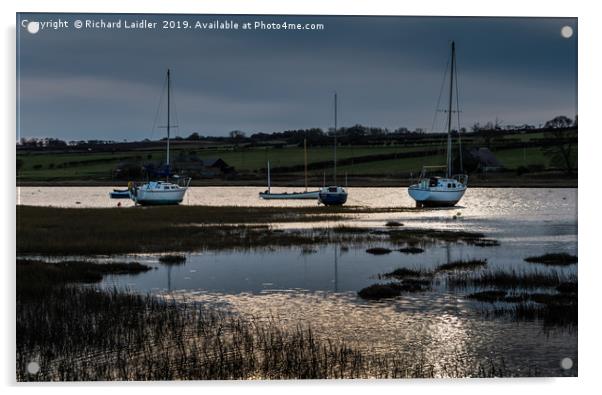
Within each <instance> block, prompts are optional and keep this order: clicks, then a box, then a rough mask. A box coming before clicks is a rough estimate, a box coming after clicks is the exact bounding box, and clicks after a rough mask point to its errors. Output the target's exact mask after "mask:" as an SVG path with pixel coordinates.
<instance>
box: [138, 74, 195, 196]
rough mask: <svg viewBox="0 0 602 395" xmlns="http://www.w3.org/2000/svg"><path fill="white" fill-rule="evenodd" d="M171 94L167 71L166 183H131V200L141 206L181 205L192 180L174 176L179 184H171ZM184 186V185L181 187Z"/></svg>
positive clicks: (169, 78)
mask: <svg viewBox="0 0 602 395" xmlns="http://www.w3.org/2000/svg"><path fill="white" fill-rule="evenodd" d="M170 94H171V74H170V70H169V69H167V126H166V128H167V160H166V167H165V169H166V174H165V176H166V179H165V181H149V182H148V183H146V184H142V185H140V186H138V185H136V184H134V183H132V182H130V184H129V186H128V189H129V192H130V198H131V199H132V200H133V201H134V202H135V203H136V204H140V205H173V204H180V203H181V202H182V200H184V195H185V194H186V191H187V190H188V185H190V180H191V179H190V178H185V179H181V178H180V177H178V176H174V178H176V179H177V180H178V182H176V183H173V182H169V176H170V173H171V171H170V170H171V169H170V163H169V139H170V127H171V124H170ZM181 184H183V185H181Z"/></svg>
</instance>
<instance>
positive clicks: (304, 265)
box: [18, 187, 577, 376]
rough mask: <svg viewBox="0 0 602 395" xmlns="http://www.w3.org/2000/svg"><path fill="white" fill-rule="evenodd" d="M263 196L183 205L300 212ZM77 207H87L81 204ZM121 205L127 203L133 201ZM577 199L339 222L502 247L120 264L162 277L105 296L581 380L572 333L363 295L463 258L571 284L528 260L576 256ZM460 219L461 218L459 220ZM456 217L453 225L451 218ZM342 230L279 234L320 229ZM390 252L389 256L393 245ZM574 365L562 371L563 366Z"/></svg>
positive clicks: (388, 202) (446, 300)
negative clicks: (474, 238)
mask: <svg viewBox="0 0 602 395" xmlns="http://www.w3.org/2000/svg"><path fill="white" fill-rule="evenodd" d="M111 189H112V188H101V187H82V188H35V187H31V188H29V187H27V188H21V190H20V193H19V196H18V199H19V200H18V201H19V202H20V203H21V204H31V205H55V206H67V207H111V206H115V205H116V203H117V201H115V200H109V199H108V197H107V194H108V192H109V191H110V190H111ZM261 190H262V188H254V187H228V188H224V187H207V188H206V187H199V188H191V190H190V191H189V192H188V194H187V195H188V196H187V198H186V201H185V204H205V205H241V206H274V205H278V206H305V205H314V204H315V202H307V201H269V202H268V201H263V200H261V199H259V198H258V197H257V193H258V192H259V191H261ZM349 194H350V195H349V200H348V205H358V206H368V207H400V208H402V207H412V203H413V202H412V201H411V199H410V198H409V197H408V196H407V193H406V192H405V190H404V189H403V188H350V190H349ZM75 201H80V202H81V203H80V204H75ZM123 202H126V204H125V205H130V204H131V203H130V202H127V201H122V203H123ZM576 202H577V190H576V189H496V188H470V189H469V190H468V191H467V193H466V195H465V197H464V198H463V200H462V201H461V202H460V203H461V205H460V206H458V207H455V208H452V209H441V210H415V211H414V210H412V211H399V212H391V213H371V214H354V215H349V216H348V218H347V219H346V220H344V221H343V222H344V223H348V224H352V225H354V226H365V227H370V228H374V227H383V225H384V223H385V222H386V221H388V220H396V221H399V222H402V223H403V224H404V227H405V228H408V227H420V228H437V229H461V230H469V231H480V232H483V233H485V234H486V236H487V237H489V238H494V239H496V240H498V241H499V242H500V243H501V245H500V246H498V247H474V246H466V245H458V244H455V243H450V244H444V243H439V244H434V245H428V246H426V251H425V253H423V254H417V255H406V254H402V253H400V252H396V251H395V252H392V253H391V254H388V255H382V256H373V255H370V254H367V253H366V252H365V249H366V248H368V247H371V246H383V247H387V246H388V245H387V244H386V243H384V242H383V243H373V244H361V245H323V246H317V247H315V248H314V250H313V251H307V250H302V249H301V248H299V247H291V248H284V249H274V250H272V249H261V250H251V251H225V252H213V251H207V252H202V253H200V252H195V253H188V254H187V262H186V264H184V265H178V266H166V265H162V264H160V263H158V257H157V256H155V255H139V256H126V257H115V259H119V260H122V259H128V260H137V261H140V262H143V263H147V264H149V265H151V266H153V267H154V268H155V270H151V271H149V272H146V273H142V274H138V275H120V276H108V277H106V278H105V279H104V281H103V282H102V283H101V286H102V287H118V288H127V289H130V290H133V291H139V292H144V293H147V292H150V293H153V294H157V295H162V296H167V297H170V298H172V297H173V298H177V299H179V300H187V301H195V302H200V303H207V304H210V305H213V306H220V307H223V308H227V309H230V310H233V311H236V312H238V313H240V314H242V315H245V316H248V317H250V318H253V319H258V320H264V319H276V320H278V322H281V323H283V324H285V325H291V326H295V325H297V324H310V325H311V326H312V328H314V329H315V330H316V333H319V334H320V336H322V337H324V338H334V339H341V340H344V341H346V342H348V343H349V344H350V345H353V346H354V347H358V348H361V349H364V350H371V351H376V352H391V351H393V350H395V351H398V352H401V353H404V354H406V355H408V357H415V356H418V355H420V356H421V357H423V358H425V359H426V360H427V361H428V362H431V363H433V364H435V365H436V366H439V367H441V368H443V366H446V365H452V364H453V363H454V361H457V360H458V359H461V360H464V361H468V362H471V361H473V362H474V361H482V360H484V359H489V358H490V359H493V360H495V361H496V362H497V363H498V364H499V363H500V361H501V360H503V363H504V365H505V366H506V367H507V368H508V369H510V370H511V371H512V372H514V373H515V374H538V375H548V376H560V375H576V372H577V370H576V369H577V363H576V362H577V333H576V329H570V328H554V329H544V328H543V326H542V324H541V323H539V322H513V321H511V320H510V319H507V318H492V317H487V316H484V315H483V314H482V311H483V309H486V305H483V304H481V303H478V302H474V301H471V300H468V299H467V298H466V293H467V292H466V291H461V290H458V291H450V290H448V289H446V287H444V286H435V287H434V289H433V290H432V291H428V292H423V293H413V294H404V295H403V296H401V297H400V298H397V299H395V300H391V301H386V302H366V301H363V300H362V299H360V298H358V297H357V291H358V290H360V289H362V288H364V287H366V286H368V285H370V284H374V283H376V282H379V281H381V280H379V279H378V274H382V273H386V272H390V271H392V270H394V269H396V268H399V267H408V268H424V269H432V268H434V267H435V266H437V265H439V264H441V263H445V262H448V261H450V260H457V259H469V258H486V259H487V260H488V267H489V268H493V269H498V268H499V269H504V270H517V271H530V270H538V271H558V272H559V273H561V274H563V275H569V274H575V273H576V270H577V268H576V266H571V267H568V268H548V267H543V266H541V265H534V264H528V263H525V262H524V260H523V259H524V258H525V257H527V256H532V255H540V254H543V253H548V252H568V253H571V254H575V255H576V254H577V204H576ZM458 214H460V215H458ZM454 216H455V217H456V218H455V219H454ZM340 224H341V221H338V222H335V223H331V222H321V223H319V224H317V223H309V224H307V223H299V224H290V223H289V224H280V225H279V226H281V227H288V228H297V227H322V226H334V225H340ZM389 247H390V246H389ZM565 357H569V358H571V359H572V360H573V361H574V362H575V364H574V366H573V368H572V369H570V370H563V369H562V368H561V367H560V361H561V360H562V359H563V358H565Z"/></svg>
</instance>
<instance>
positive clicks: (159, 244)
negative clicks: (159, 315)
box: [17, 206, 484, 255]
mask: <svg viewBox="0 0 602 395" xmlns="http://www.w3.org/2000/svg"><path fill="white" fill-rule="evenodd" d="M322 209H323V207H320V208H318V207H315V208H314V207H311V208H286V209H282V208H268V207H266V208H262V207H204V206H181V207H152V208H140V207H134V208H125V209H114V208H109V209H68V208H51V207H29V206H17V253H19V254H55V255H89V254H125V253H143V252H172V251H180V252H181V251H194V250H203V249H212V250H220V249H250V248H261V247H274V246H276V247H277V246H292V245H300V246H304V245H309V246H311V245H318V244H326V243H333V242H337V243H353V242H368V241H386V242H389V243H393V244H397V245H408V244H412V245H413V244H425V243H433V242H437V241H447V242H460V243H467V244H470V243H474V242H478V241H479V240H481V239H482V238H483V237H484V235H483V234H480V233H472V232H459V231H458V232H455V231H437V230H429V229H426V230H412V229H391V230H382V231H370V230H368V229H366V228H354V227H335V228H313V229H307V230H290V231H283V230H279V229H274V228H272V227H270V226H269V225H265V224H266V223H278V222H306V221H316V222H319V221H326V220H328V221H334V220H338V219H341V218H344V215H349V214H357V213H361V212H390V211H391V210H390V209H382V210H380V209H369V210H368V209H362V208H353V207H343V208H326V210H322ZM396 211H399V210H396ZM239 223H244V224H245V225H239Z"/></svg>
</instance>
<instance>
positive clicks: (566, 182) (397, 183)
mask: <svg viewBox="0 0 602 395" xmlns="http://www.w3.org/2000/svg"><path fill="white" fill-rule="evenodd" d="M139 182H142V181H139ZM127 185H128V182H127V181H122V180H119V181H110V180H99V181H96V180H74V181H68V180H62V181H23V182H19V181H17V183H16V187H17V188H18V187H127ZM309 185H310V186H309V187H310V188H319V187H320V185H322V182H320V183H310V184H309ZM316 185H317V186H316ZM410 185H411V183H410V182H408V181H407V180H405V181H401V180H387V179H379V180H371V179H366V180H355V181H354V182H350V183H349V184H348V185H346V187H348V188H407V187H408V186H410ZM190 186H191V187H258V188H259V187H264V188H265V187H266V185H265V182H264V181H257V180H240V181H224V180H196V181H195V180H193V181H192V182H191V184H190ZM272 186H273V187H275V188H303V187H304V185H303V184H302V183H298V182H281V183H280V182H278V181H277V180H276V181H275V182H273V184H272ZM468 186H469V188H470V187H473V188H578V179H577V178H576V177H575V178H574V179H552V180H548V179H529V180H524V179H523V180H512V179H500V180H495V179H491V180H474V181H472V180H469V183H468Z"/></svg>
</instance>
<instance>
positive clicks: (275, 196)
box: [259, 161, 320, 200]
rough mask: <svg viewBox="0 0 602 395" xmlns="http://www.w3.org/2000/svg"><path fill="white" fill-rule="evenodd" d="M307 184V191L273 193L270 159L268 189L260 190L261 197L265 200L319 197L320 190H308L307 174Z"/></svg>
mask: <svg viewBox="0 0 602 395" xmlns="http://www.w3.org/2000/svg"><path fill="white" fill-rule="evenodd" d="M306 174H307V172H306ZM305 185H306V186H305V191H303V192H282V193H272V181H271V179H270V161H268V189H267V190H266V191H265V192H259V197H260V198H262V199H265V200H286V199H317V198H318V194H319V193H320V191H308V190H307V175H306V176H305Z"/></svg>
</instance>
